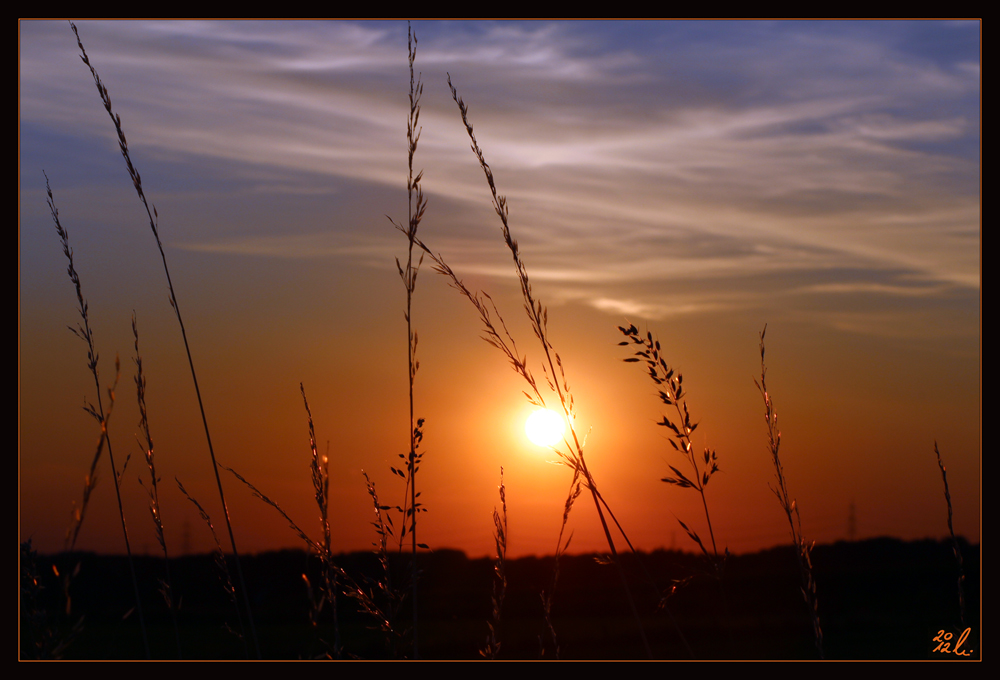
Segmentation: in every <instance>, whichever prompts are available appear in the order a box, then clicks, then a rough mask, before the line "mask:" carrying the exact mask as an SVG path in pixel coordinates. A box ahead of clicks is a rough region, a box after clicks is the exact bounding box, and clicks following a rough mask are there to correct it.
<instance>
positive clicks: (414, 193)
mask: <svg viewBox="0 0 1000 680" xmlns="http://www.w3.org/2000/svg"><path fill="white" fill-rule="evenodd" d="M406 32H407V48H408V51H409V62H410V113H409V116H408V118H407V121H406V141H407V167H408V169H409V174H408V175H407V178H406V204H407V213H408V217H407V223H406V227H403V225H401V224H399V223H397V222H394V221H393V220H392V218H390V219H389V221H390V222H392V224H393V226H395V227H396V228H397V229H398V230H399V231H401V232H403V233H404V234H406V237H407V241H408V246H409V247H408V249H407V256H406V268H405V269H404V268H403V265H402V264H401V263H400V261H399V258H396V268H397V269H398V270H399V277H400V278H401V279H402V280H403V285H404V286H405V288H406V335H407V363H408V377H409V386H410V452H409V454H408V456H407V458H406V474H405V477H406V491H408V492H409V498H404V501H403V505H402V507H401V512H402V513H403V527H402V530H401V531H400V534H399V540H400V547H402V541H403V539H404V537H405V536H406V533H407V531H409V534H410V545H411V550H412V560H411V580H412V587H413V594H412V598H413V602H412V603H411V604H412V607H413V658H414V659H418V658H420V656H419V646H418V636H417V573H418V572H417V548H418V547H421V548H427V546H426V545H424V544H422V543H418V542H417V514H418V513H420V512H422V511H423V510H424V508H423V507H422V505H423V504H422V503H419V502H418V501H417V497H418V496H419V495H420V494H419V493H418V492H417V471H418V470H419V468H420V459H421V457H422V456H423V454H422V453H419V452H418V448H419V446H420V441H421V440H422V439H423V430H422V428H423V425H424V419H423V418H420V419H415V418H414V415H413V414H414V408H413V382H414V380H415V379H416V376H417V369H418V368H420V362H419V361H417V332H416V331H415V330H414V329H413V316H412V313H413V291H414V290H416V287H417V273H418V272H419V270H420V265H421V264H423V261H424V258H423V254H421V255H420V258H419V260H418V261H417V262H416V263H414V261H413V255H414V253H413V251H414V248H415V247H416V243H417V229H418V228H419V227H420V220H421V219H422V218H423V216H424V211H425V210H426V209H427V200H426V199H425V198H424V192H423V189H422V188H421V186H420V181H421V180H422V179H423V175H424V173H423V171H422V170H421V171H420V172H417V173H416V174H414V171H413V156H414V154H416V152H417V143H418V142H419V141H420V126H419V123H420V95H421V94H423V91H424V85H423V83H422V82H421V80H420V77H419V76H416V75H415V73H414V70H413V63H414V61H415V60H416V58H417V36H416V35H415V34H414V33H413V29H412V28H410V27H409V26H408V27H407V31H406ZM407 525H409V526H407Z"/></svg>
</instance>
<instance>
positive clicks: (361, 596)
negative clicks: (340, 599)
mask: <svg viewBox="0 0 1000 680" xmlns="http://www.w3.org/2000/svg"><path fill="white" fill-rule="evenodd" d="M224 469H225V470H227V471H228V472H230V473H232V475H233V476H234V477H236V479H238V480H239V481H241V482H243V484H244V485H245V486H246V487H247V488H249V489H250V491H251V493H253V495H254V496H256V497H257V498H258V499H260V500H261V501H263V502H264V503H266V504H268V505H270V506H271V507H272V508H274V509H275V510H277V511H278V513H279V514H280V515H281V516H282V517H284V518H285V521H287V522H288V526H289V528H291V530H292V531H294V532H295V533H296V534H297V535H298V536H299V538H301V539H302V540H303V541H304V542H305V544H306V546H307V548H308V549H309V550H310V551H312V552H314V553H316V555H317V556H318V557H319V558H320V560H322V562H323V569H324V570H325V571H329V572H330V573H331V574H332V575H333V576H334V577H335V578H336V579H337V580H339V581H340V582H342V583H343V589H344V592H345V594H346V595H348V596H349V597H352V598H354V599H355V600H356V601H358V603H359V604H360V605H361V606H362V608H363V609H364V610H365V611H366V612H367V613H368V614H370V615H372V616H373V617H374V618H376V620H378V621H379V622H380V623H381V622H382V621H384V620H385V615H384V612H383V611H382V610H381V608H380V607H379V606H378V605H377V604H376V603H375V601H374V599H373V598H372V597H371V596H370V595H369V594H368V593H367V592H366V591H365V590H364V589H363V588H361V587H360V586H359V585H358V584H357V582H356V581H355V580H354V579H352V578H351V577H350V576H349V575H348V574H347V572H345V571H344V570H343V569H342V568H340V567H338V566H337V565H336V564H334V563H333V555H332V554H331V553H330V552H329V551H327V550H324V547H323V545H322V544H320V543H318V542H317V541H315V540H313V539H312V538H310V536H309V534H307V533H306V532H305V531H304V530H303V529H302V528H301V527H300V526H299V525H298V524H297V523H296V522H295V520H293V519H292V518H291V517H290V516H289V515H288V513H287V512H285V511H284V509H283V508H282V507H281V506H280V505H278V503H277V502H275V501H273V500H271V499H270V498H269V497H267V496H266V495H264V492H262V491H261V490H260V489H258V488H257V487H256V486H254V485H253V484H252V483H251V482H250V481H248V480H247V479H246V478H245V477H243V475H241V474H240V473H238V472H236V470H234V469H232V468H230V467H224ZM376 501H377V498H376ZM331 581H333V578H331ZM306 582H307V584H308V580H307V581H306ZM333 582H335V581H333ZM337 651H338V653H339V650H337Z"/></svg>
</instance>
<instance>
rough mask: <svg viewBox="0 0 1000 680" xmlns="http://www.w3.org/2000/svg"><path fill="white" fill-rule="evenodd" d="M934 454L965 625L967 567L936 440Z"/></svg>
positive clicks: (960, 621)
mask: <svg viewBox="0 0 1000 680" xmlns="http://www.w3.org/2000/svg"><path fill="white" fill-rule="evenodd" d="M934 455H935V456H937V464H938V467H939V468H941V481H943V482H944V500H945V502H946V503H947V504H948V533H949V534H951V545H952V550H954V552H955V561H956V562H957V563H958V620H959V623H961V624H962V625H963V626H964V625H965V568H964V566H963V565H962V550H961V549H960V548H959V546H958V539H957V538H955V527H954V526H953V525H952V521H951V520H952V508H951V492H950V491H949V490H948V473H947V471H946V470H945V467H944V462H943V461H942V460H941V452H940V451H939V450H938V444H937V442H936V441H935V442H934Z"/></svg>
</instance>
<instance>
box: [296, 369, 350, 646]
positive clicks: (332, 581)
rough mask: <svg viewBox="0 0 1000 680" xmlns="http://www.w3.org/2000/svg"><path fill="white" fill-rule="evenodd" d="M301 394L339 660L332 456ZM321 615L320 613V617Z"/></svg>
mask: <svg viewBox="0 0 1000 680" xmlns="http://www.w3.org/2000/svg"><path fill="white" fill-rule="evenodd" d="M299 390H300V391H301V392H302V403H303V404H304V405H305V409H306V416H307V417H308V419H309V449H310V451H311V452H312V459H311V461H310V463H309V467H310V470H311V471H312V481H313V490H314V491H315V498H316V505H317V506H319V519H320V526H321V527H322V530H323V546H322V547H323V553H322V554H323V588H324V591H325V597H326V600H327V601H328V602H329V603H330V607H331V609H332V610H333V612H332V613H333V652H334V654H333V656H334V658H336V659H339V658H340V654H341V648H340V618H339V616H338V614H337V588H338V586H337V574H336V573H335V572H334V570H333V550H332V546H331V542H330V456H329V453H327V454H326V455H323V456H320V455H319V451H318V450H317V448H316V428H315V427H314V426H313V417H312V410H311V409H310V408H309V400H308V399H306V388H305V386H304V385H303V384H302V383H299ZM318 613H319V612H318V611H317V614H318Z"/></svg>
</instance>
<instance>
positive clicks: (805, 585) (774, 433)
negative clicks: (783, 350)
mask: <svg viewBox="0 0 1000 680" xmlns="http://www.w3.org/2000/svg"><path fill="white" fill-rule="evenodd" d="M765 333H767V324H765V325H764V330H762V331H761V332H760V382H757V380H756V379H754V384H756V385H757V389H758V390H759V391H760V394H761V396H762V397H764V420H765V422H766V423H767V443H768V450H769V451H770V453H771V462H773V463H774V472H775V476H776V477H777V480H778V488H774V487H771V491H773V492H774V495H775V496H777V497H778V503H779V504H781V509H782V510H784V511H785V516H786V517H787V518H788V529H789V531H790V533H791V536H792V543H793V544H794V546H795V554H796V556H797V557H798V561H799V577H800V580H801V582H802V587H801V590H802V597H803V599H804V600H805V602H806V607H807V608H808V609H809V617H810V619H811V620H812V626H813V636H814V637H815V639H816V649H817V650H818V651H819V658H821V659H822V658H823V628H822V627H821V626H820V620H819V605H818V603H817V601H816V581H815V579H814V578H813V566H812V557H811V553H812V548H813V543H808V542H806V540H805V539H804V538H803V537H802V517H801V516H800V515H799V507H798V505H797V504H796V502H795V500H794V499H793V498H791V496H790V495H789V493H788V484H787V483H786V482H785V471H784V468H782V466H781V458H780V457H779V455H778V449H779V448H780V446H781V430H779V429H778V414H777V413H776V412H775V410H774V403H773V402H772V401H771V395H770V393H769V392H768V391H767V381H766V378H767V365H766V364H765V363H764V334H765Z"/></svg>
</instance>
